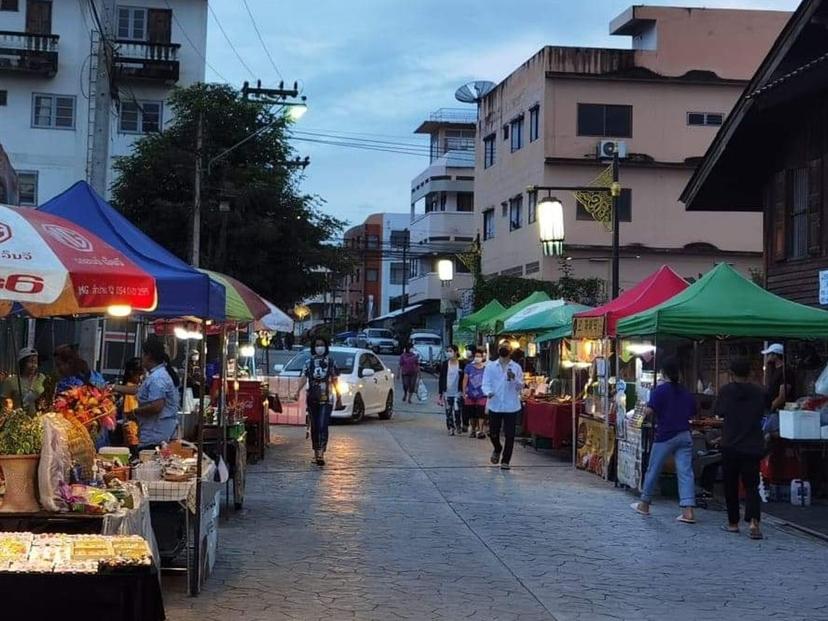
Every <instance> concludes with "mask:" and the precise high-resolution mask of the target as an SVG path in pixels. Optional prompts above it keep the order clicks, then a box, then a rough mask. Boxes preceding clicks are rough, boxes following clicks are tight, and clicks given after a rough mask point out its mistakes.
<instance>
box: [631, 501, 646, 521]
mask: <svg viewBox="0 0 828 621" xmlns="http://www.w3.org/2000/svg"><path fill="white" fill-rule="evenodd" d="M630 509H632V510H633V511H635V512H636V513H637V514H638V515H646V516H647V517H650V512H649V511H642V510H641V508H640V507H639V506H638V503H637V502H634V503H632V504H631V505H630Z"/></svg>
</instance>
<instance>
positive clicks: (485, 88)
mask: <svg viewBox="0 0 828 621" xmlns="http://www.w3.org/2000/svg"><path fill="white" fill-rule="evenodd" d="M494 87H495V83H494V82H489V81H488V80H475V81H473V82H469V83H467V84H464V85H463V86H461V87H460V88H458V89H457V90H456V91H455V92H454V98H455V99H456V100H457V101H461V102H463V103H470V104H471V103H477V102H478V101H480V100H481V99H483V97H485V96H486V95H487V94H488V92H489V91H491V90H492V89H493V88H494Z"/></svg>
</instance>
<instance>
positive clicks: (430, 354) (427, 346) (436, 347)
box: [410, 332, 443, 371]
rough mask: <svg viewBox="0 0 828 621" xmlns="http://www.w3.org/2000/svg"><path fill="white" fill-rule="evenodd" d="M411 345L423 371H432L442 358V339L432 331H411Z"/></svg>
mask: <svg viewBox="0 0 828 621" xmlns="http://www.w3.org/2000/svg"><path fill="white" fill-rule="evenodd" d="M410 340H411V345H412V346H413V349H414V352H415V353H416V354H417V356H418V357H419V359H420V366H421V367H422V368H423V370H424V371H434V370H435V369H436V368H437V367H438V366H439V364H440V362H441V361H442V360H443V339H441V338H440V336H439V335H438V334H435V333H434V332H412V333H411V337H410Z"/></svg>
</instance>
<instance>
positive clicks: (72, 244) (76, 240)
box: [43, 224, 94, 252]
mask: <svg viewBox="0 0 828 621" xmlns="http://www.w3.org/2000/svg"><path fill="white" fill-rule="evenodd" d="M43 230H45V231H46V232H47V233H48V234H49V235H50V236H51V237H52V238H54V239H56V240H57V241H59V242H60V243H61V244H63V245H64V246H67V247H69V248H71V249H72V250H77V251H78V252H92V251H93V250H94V248H93V246H92V242H91V241H89V240H88V239H86V238H85V237H84V236H83V235H81V234H80V233H78V232H77V231H75V230H73V229H68V228H66V227H65V226H60V225H59V224H44V225H43Z"/></svg>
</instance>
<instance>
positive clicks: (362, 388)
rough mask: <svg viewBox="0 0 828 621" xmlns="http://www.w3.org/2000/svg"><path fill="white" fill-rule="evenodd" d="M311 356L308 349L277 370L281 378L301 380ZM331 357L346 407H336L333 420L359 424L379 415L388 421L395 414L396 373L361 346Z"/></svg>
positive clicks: (338, 351) (334, 352) (337, 351)
mask: <svg viewBox="0 0 828 621" xmlns="http://www.w3.org/2000/svg"><path fill="white" fill-rule="evenodd" d="M309 357H310V351H309V350H307V349H305V350H302V351H301V352H299V353H298V354H296V355H295V356H294V357H293V358H291V359H290V360H289V361H288V363H287V364H286V365H285V366H284V367H282V368H281V370H279V369H278V366H277V371H278V373H279V375H280V376H281V377H299V376H301V374H302V369H303V368H304V367H305V363H306V362H307V361H308V358H309ZM331 357H332V358H333V360H334V364H336V366H337V368H338V369H339V380H338V383H337V387H338V389H339V394H340V395H341V396H342V399H341V401H342V407H341V408H340V409H336V408H334V410H333V412H332V413H331V417H332V418H342V419H348V420H351V421H353V422H355V423H358V422H359V421H361V420H362V419H363V418H365V416H367V415H371V414H376V415H377V416H379V418H381V419H382V420H388V419H389V418H391V416H393V414H394V374H393V373H392V372H391V370H390V369H389V368H388V367H386V366H385V364H383V362H382V360H380V359H379V358H378V357H377V356H376V355H375V354H374V352H372V351H370V350H367V349H360V348H357V347H331Z"/></svg>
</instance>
